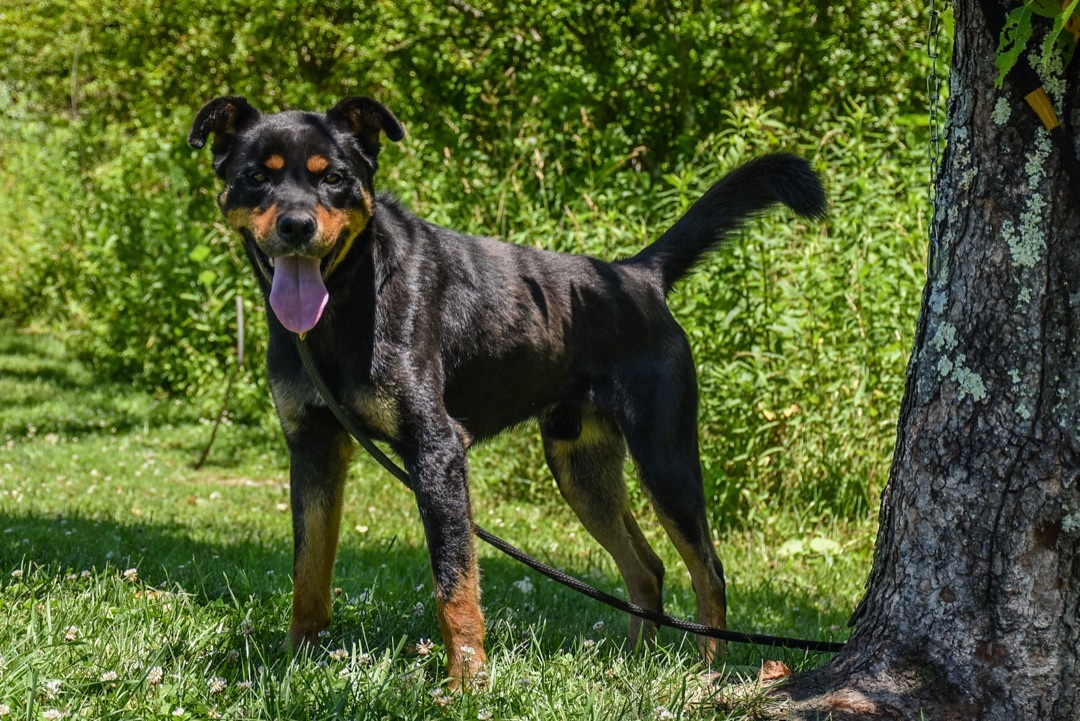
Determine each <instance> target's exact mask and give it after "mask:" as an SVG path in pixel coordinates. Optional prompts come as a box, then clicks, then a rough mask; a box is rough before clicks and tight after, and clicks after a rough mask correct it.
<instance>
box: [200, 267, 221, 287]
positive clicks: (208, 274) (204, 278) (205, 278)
mask: <svg viewBox="0 0 1080 721" xmlns="http://www.w3.org/2000/svg"><path fill="white" fill-rule="evenodd" d="M215 280H217V273H215V272H214V271H212V270H204V271H203V272H201V273H199V282H200V283H202V284H203V285H205V286H207V287H209V286H210V285H211V284H212V283H213V282H214V281H215Z"/></svg>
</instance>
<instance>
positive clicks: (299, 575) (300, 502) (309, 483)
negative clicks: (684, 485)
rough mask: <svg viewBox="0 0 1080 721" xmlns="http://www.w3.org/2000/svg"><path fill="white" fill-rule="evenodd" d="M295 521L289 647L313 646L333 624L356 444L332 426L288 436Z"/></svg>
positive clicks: (317, 426) (309, 428) (313, 426)
mask: <svg viewBox="0 0 1080 721" xmlns="http://www.w3.org/2000/svg"><path fill="white" fill-rule="evenodd" d="M286 440H287V441H288V444H289V462H290V488H289V493H290V496H291V500H292V519H293V606H292V622H291V623H290V625H289V644H290V645H291V646H292V648H294V649H296V648H299V647H300V646H303V645H304V644H306V643H315V642H316V640H317V638H318V635H319V632H320V631H322V630H323V629H324V628H326V627H327V626H328V625H329V624H330V605H331V601H330V587H331V582H332V578H333V571H334V558H335V556H336V555H337V544H338V527H339V524H340V521H341V497H342V489H343V487H344V484H345V473H346V470H347V469H348V465H349V459H350V458H351V456H352V451H353V444H352V441H351V440H350V439H349V436H348V435H347V434H345V432H344V431H342V430H341V429H340V428H337V427H334V426H333V425H331V424H329V423H325V424H315V423H311V424H308V425H307V426H306V428H305V430H304V431H303V432H299V431H294V432H293V433H287V434H286Z"/></svg>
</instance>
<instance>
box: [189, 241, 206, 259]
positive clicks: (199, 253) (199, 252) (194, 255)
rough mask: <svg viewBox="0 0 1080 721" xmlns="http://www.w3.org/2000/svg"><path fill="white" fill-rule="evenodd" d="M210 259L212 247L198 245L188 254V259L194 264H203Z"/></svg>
mask: <svg viewBox="0 0 1080 721" xmlns="http://www.w3.org/2000/svg"><path fill="white" fill-rule="evenodd" d="M209 257H210V246H208V245H202V244H199V245H196V246H195V247H194V248H192V249H191V252H190V253H188V258H190V259H191V261H192V262H194V263H201V262H203V261H204V260H206V259H207V258H209Z"/></svg>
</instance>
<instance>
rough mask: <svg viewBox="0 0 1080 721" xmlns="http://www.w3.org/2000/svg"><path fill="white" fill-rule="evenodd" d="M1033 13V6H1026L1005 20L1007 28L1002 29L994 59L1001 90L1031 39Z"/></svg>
mask: <svg viewBox="0 0 1080 721" xmlns="http://www.w3.org/2000/svg"><path fill="white" fill-rule="evenodd" d="M1031 12H1032V8H1031V6H1030V5H1024V6H1023V7H1018V8H1015V9H1013V10H1010V11H1009V15H1008V17H1007V18H1005V27H1004V28H1002V30H1001V37H1000V38H999V40H998V48H997V57H996V58H995V59H994V64H995V65H997V69H998V76H997V81H996V83H997V86H998V87H999V88H1000V87H1001V85H1002V83H1003V82H1005V76H1006V75H1008V74H1009V71H1010V70H1012V69H1013V66H1014V65H1016V61H1017V60H1019V59H1020V53H1022V52H1024V48H1025V47H1027V44H1028V40H1030V39H1031Z"/></svg>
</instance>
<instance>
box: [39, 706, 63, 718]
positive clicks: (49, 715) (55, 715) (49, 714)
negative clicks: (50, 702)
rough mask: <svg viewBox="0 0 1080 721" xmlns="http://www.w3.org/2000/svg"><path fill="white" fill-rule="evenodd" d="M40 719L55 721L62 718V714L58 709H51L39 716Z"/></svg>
mask: <svg viewBox="0 0 1080 721" xmlns="http://www.w3.org/2000/svg"><path fill="white" fill-rule="evenodd" d="M41 717H42V718H44V719H48V721H55V720H56V719H61V718H64V712H63V711H61V710H60V709H55V708H51V709H48V710H47V711H45V712H43V713H42V714H41Z"/></svg>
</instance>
